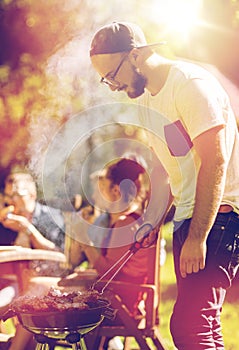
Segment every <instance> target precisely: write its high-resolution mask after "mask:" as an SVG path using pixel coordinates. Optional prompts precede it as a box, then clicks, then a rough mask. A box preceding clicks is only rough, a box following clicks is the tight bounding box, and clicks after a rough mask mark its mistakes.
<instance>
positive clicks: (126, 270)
mask: <svg viewBox="0 0 239 350" xmlns="http://www.w3.org/2000/svg"><path fill="white" fill-rule="evenodd" d="M142 173H144V168H143V167H142V166H141V165H140V164H138V163H137V162H135V161H133V160H131V159H125V158H122V159H120V160H119V161H117V162H115V163H113V164H111V165H109V166H108V168H107V169H106V172H105V176H104V179H103V180H101V181H100V182H99V186H100V187H99V188H100V191H101V194H102V195H103V196H104V199H105V200H106V201H107V202H108V209H107V211H108V213H109V226H108V228H107V229H105V232H106V233H107V234H106V235H105V238H104V241H103V242H102V245H101V250H99V249H98V248H97V247H95V246H94V245H93V243H92V241H91V240H90V239H89V237H88V238H87V237H84V238H83V237H82V235H81V232H79V241H80V240H81V247H82V249H83V250H84V252H85V254H86V256H87V259H88V260H89V262H90V264H91V266H92V267H93V268H94V269H95V270H96V271H97V272H98V275H100V276H101V275H103V274H104V273H105V272H106V271H107V270H108V269H109V268H110V267H111V266H112V265H113V264H114V263H115V262H116V261H118V260H119V259H120V258H121V257H122V256H123V254H124V253H125V252H126V251H127V250H128V249H129V248H130V247H131V245H132V243H133V242H134V235H135V231H136V229H137V228H138V227H139V225H140V223H141V216H142V214H143V209H144V208H143V207H142V198H141V197H140V199H139V197H138V194H139V193H141V187H140V184H141V183H140V181H139V177H140V174H142ZM83 240H84V242H83ZM146 261H147V249H141V250H139V251H138V252H137V253H136V254H135V255H133V256H132V258H131V259H130V262H127V263H126V264H125V265H124V267H123V268H122V269H121V271H120V272H119V273H118V274H117V276H116V277H115V279H117V280H122V281H125V282H131V283H132V282H134V283H137V284H138V283H143V282H144V281H145V280H146V278H147V266H146V265H147V264H146ZM117 292H119V294H120V296H121V297H122V299H123V300H124V302H125V304H126V305H127V306H128V308H129V309H130V310H131V312H132V313H135V312H137V307H136V306H137V302H138V295H136V294H135V293H125V291H123V290H121V291H117Z"/></svg>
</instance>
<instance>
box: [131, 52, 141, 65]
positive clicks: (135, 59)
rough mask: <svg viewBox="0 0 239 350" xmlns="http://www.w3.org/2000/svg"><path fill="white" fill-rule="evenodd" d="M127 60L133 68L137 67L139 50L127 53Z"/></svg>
mask: <svg viewBox="0 0 239 350" xmlns="http://www.w3.org/2000/svg"><path fill="white" fill-rule="evenodd" d="M129 60H130V62H131V64H132V65H133V66H135V67H138V65H139V63H140V50H139V49H137V48H134V49H132V50H131V51H130V53H129Z"/></svg>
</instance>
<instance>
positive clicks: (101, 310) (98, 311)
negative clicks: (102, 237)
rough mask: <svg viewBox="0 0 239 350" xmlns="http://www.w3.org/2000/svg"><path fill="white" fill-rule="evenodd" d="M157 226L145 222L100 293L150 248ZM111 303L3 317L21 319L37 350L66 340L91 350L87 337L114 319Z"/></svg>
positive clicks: (75, 349) (12, 311)
mask: <svg viewBox="0 0 239 350" xmlns="http://www.w3.org/2000/svg"><path fill="white" fill-rule="evenodd" d="M152 230H153V227H152V225H151V224H149V223H144V224H143V225H141V226H140V227H139V229H138V230H137V232H136V234H135V242H134V243H133V244H132V246H131V248H130V249H129V250H127V251H126V252H125V254H123V256H122V257H121V258H120V259H119V260H118V261H117V262H116V263H115V264H113V265H112V266H111V268H110V269H109V270H107V271H106V273H105V274H103V275H102V276H101V277H100V278H99V279H98V280H97V281H96V282H95V283H94V284H93V285H92V287H91V290H92V292H94V291H95V287H96V285H97V283H99V282H100V281H102V280H103V279H104V278H106V276H108V274H111V277H110V278H109V279H108V280H107V282H106V283H105V285H104V286H103V288H102V289H101V291H100V292H99V293H100V294H103V292H104V290H105V288H106V287H107V286H108V285H109V283H110V282H111V281H112V279H113V278H114V277H115V276H116V275H117V273H118V272H119V271H120V270H121V268H122V267H123V266H124V265H125V264H126V262H127V261H128V260H129V259H130V258H131V257H132V255H134V254H135V253H136V252H137V251H138V250H139V249H141V248H148V247H149V246H150V245H152V244H153V243H154V241H155V238H156V237H155V236H154V237H153V240H152V239H149V235H150V233H151V232H152ZM109 306H110V303H109V301H107V300H106V299H98V300H97V302H96V303H94V305H89V308H87V309H77V308H76V309H73V310H72V309H66V310H60V311H57V310H54V311H44V310H40V311H37V312H36V311H34V312H29V311H26V310H16V309H14V308H13V309H9V310H8V311H7V312H6V313H5V315H4V316H3V317H2V319H3V320H7V319H8V318H10V317H13V316H17V317H18V320H19V322H20V323H21V324H22V326H23V327H24V328H25V329H27V330H28V331H30V332H31V333H33V334H34V337H35V339H36V341H37V346H36V349H35V350H53V349H54V346H55V344H56V342H57V341H59V340H64V341H66V342H67V343H68V344H70V345H71V347H72V349H73V350H78V349H81V350H87V348H86V345H85V341H84V338H83V337H84V335H85V334H87V333H89V332H90V331H91V330H93V329H94V328H96V327H97V326H99V325H100V324H101V322H102V321H103V320H104V318H105V317H107V318H110V319H113V318H114V317H115V313H116V310H113V309H112V308H110V307H109Z"/></svg>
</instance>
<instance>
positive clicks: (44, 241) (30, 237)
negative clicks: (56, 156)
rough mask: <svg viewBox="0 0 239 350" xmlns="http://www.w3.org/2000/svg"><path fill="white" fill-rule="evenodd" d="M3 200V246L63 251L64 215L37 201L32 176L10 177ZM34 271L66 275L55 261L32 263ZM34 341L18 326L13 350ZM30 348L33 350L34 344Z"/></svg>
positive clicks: (0, 217)
mask: <svg viewBox="0 0 239 350" xmlns="http://www.w3.org/2000/svg"><path fill="white" fill-rule="evenodd" d="M2 200H3V203H2V208H1V209H0V245H1V246H5V245H19V246H23V247H28V248H35V249H46V250H57V251H63V249H64V240H65V237H64V236H65V234H64V228H65V225H64V218H63V215H62V213H61V212H60V210H57V209H54V208H49V207H47V206H45V205H42V204H40V203H38V202H37V189H36V184H35V182H34V180H33V178H32V176H31V175H30V174H27V173H23V172H21V173H20V172H19V173H13V174H9V175H8V176H7V178H6V180H5V187H4V193H3V196H2ZM31 268H32V269H33V270H34V272H35V273H36V274H40V275H52V274H53V275H56V274H57V272H58V273H59V274H61V273H62V270H61V268H60V266H59V265H58V263H54V262H50V263H48V262H47V263H45V262H42V261H41V262H32V263H31ZM10 283H11V281H10ZM31 338H32V336H31V333H29V332H27V331H26V330H24V329H22V327H21V326H20V325H17V331H16V335H15V337H14V338H13V339H12V345H11V347H12V349H14V350H18V349H19V350H23V349H24V348H25V345H26V344H27V343H28V341H29V340H31ZM26 346H27V345H26ZM11 347H10V349H11ZM26 348H27V349H28V350H30V345H29V346H28V347H26Z"/></svg>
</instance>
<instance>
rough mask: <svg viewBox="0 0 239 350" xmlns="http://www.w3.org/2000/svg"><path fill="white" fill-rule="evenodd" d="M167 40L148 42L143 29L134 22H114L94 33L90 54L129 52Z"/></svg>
mask: <svg viewBox="0 0 239 350" xmlns="http://www.w3.org/2000/svg"><path fill="white" fill-rule="evenodd" d="M164 43H165V42H159V43H154V44H147V41H146V39H145V36H144V33H143V31H142V29H141V28H140V27H139V26H138V25H137V24H134V23H129V22H113V23H111V24H108V25H106V26H103V27H101V28H100V29H99V30H98V31H97V32H96V33H95V35H94V37H93V40H92V43H91V49H90V56H93V55H99V54H113V53H119V52H129V51H131V50H132V49H133V48H142V47H146V46H154V45H161V44H164Z"/></svg>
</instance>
